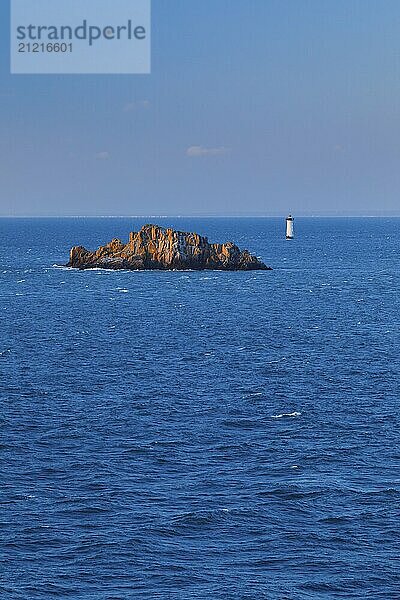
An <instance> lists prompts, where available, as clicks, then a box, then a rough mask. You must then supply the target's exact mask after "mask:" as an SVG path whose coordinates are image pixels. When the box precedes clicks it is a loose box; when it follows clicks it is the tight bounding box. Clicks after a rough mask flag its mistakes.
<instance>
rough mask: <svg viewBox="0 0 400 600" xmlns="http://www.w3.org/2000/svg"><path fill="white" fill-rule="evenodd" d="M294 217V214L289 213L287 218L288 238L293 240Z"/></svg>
mask: <svg viewBox="0 0 400 600" xmlns="http://www.w3.org/2000/svg"><path fill="white" fill-rule="evenodd" d="M293 223H294V219H293V217H292V215H289V216H288V217H287V219H286V239H287V240H292V239H293V238H294V225H293Z"/></svg>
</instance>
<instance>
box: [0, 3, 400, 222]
mask: <svg viewBox="0 0 400 600" xmlns="http://www.w3.org/2000/svg"><path fill="white" fill-rule="evenodd" d="M65 1H67V0H65ZM152 12H153V26H152V63H153V68H152V74H151V75H132V76H129V75H124V76H118V75H112V76H96V75H77V76H73V75H67V76H47V75H46V76H43V75H39V76H38V75H36V76H35V75H31V76H22V75H10V69H9V49H8V45H9V7H8V2H7V1H6V0H1V4H0V27H1V39H0V49H1V52H0V127H1V135H0V214H3V215H13V214H14V215H31V214H33V215H79V214H81V215H193V214H199V215H201V214H221V215H224V214H285V213H287V212H289V211H291V212H294V213H295V214H310V213H311V214H324V213H334V214H335V213H338V214H343V213H344V214H347V213H350V214H376V213H379V212H389V213H390V212H392V213H400V201H399V192H400V165H399V159H400V36H399V31H400V2H398V0H201V1H199V0H167V1H166V0H153V2H152Z"/></svg>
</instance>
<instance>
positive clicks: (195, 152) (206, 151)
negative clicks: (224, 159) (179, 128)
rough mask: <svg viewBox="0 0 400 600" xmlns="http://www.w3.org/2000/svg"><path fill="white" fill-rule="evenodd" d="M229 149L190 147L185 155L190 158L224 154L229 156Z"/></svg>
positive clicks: (222, 147)
mask: <svg viewBox="0 0 400 600" xmlns="http://www.w3.org/2000/svg"><path fill="white" fill-rule="evenodd" d="M229 152H230V148H225V146H221V147H219V148H205V147H204V146H190V148H188V149H187V150H186V155H187V156H190V157H191V158H198V157H201V156H223V155H224V154H229Z"/></svg>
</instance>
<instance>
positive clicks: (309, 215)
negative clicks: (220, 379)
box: [0, 212, 400, 219]
mask: <svg viewBox="0 0 400 600" xmlns="http://www.w3.org/2000/svg"><path fill="white" fill-rule="evenodd" d="M290 214H293V215H294V217H295V218H300V219H301V218H309V219H318V218H329V219H340V218H348V219H354V218H361V219H377V218H382V217H386V218H390V217H392V218H400V212H398V213H391V212H387V213H385V212H382V213H370V214H363V213H358V214H357V213H339V214H329V213H299V214H298V215H297V216H296V214H295V213H290ZM287 216H288V213H281V214H276V213H274V214H248V215H235V214H204V215H199V214H196V215H191V214H180V215H29V214H27V215H1V214H0V219H149V218H151V219H281V218H282V219H285V218H286V217H287Z"/></svg>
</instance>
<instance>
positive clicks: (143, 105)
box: [124, 100, 150, 112]
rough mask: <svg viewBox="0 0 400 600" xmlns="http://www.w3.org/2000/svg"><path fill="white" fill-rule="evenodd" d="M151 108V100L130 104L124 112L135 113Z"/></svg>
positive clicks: (126, 105) (125, 107)
mask: <svg viewBox="0 0 400 600" xmlns="http://www.w3.org/2000/svg"><path fill="white" fill-rule="evenodd" d="M147 108H150V100H136V101H135V102H128V103H127V104H125V106H124V112H134V111H135V110H140V109H144V110H146V109H147Z"/></svg>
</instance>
